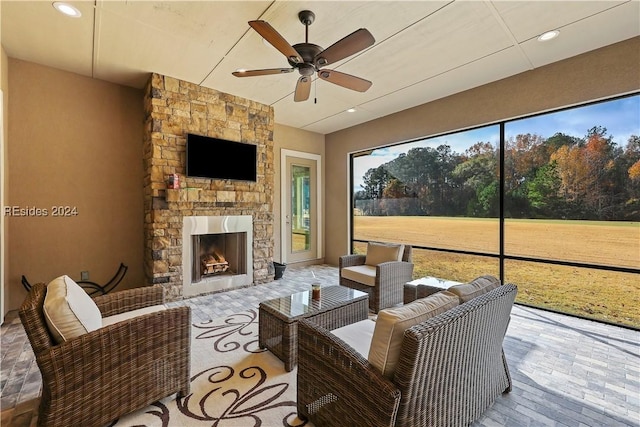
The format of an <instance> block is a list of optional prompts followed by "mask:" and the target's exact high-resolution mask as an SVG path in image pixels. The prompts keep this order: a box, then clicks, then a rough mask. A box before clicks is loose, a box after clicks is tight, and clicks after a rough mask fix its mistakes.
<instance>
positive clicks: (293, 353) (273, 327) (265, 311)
mask: <svg viewBox="0 0 640 427" xmlns="http://www.w3.org/2000/svg"><path fill="white" fill-rule="evenodd" d="M368 316H369V296H368V294H367V293H365V292H361V291H357V290H355V289H351V288H347V287H344V286H330V287H324V288H322V289H321V291H320V299H319V300H314V299H312V298H311V291H310V290H309V291H304V292H298V293H295V294H293V295H289V296H286V297H282V298H276V299H272V300H268V301H263V302H261V303H260V315H259V317H258V330H259V344H260V347H261V348H267V349H269V351H271V352H272V353H273V354H275V355H276V356H277V357H278V359H280V360H282V361H283V362H284V368H285V370H286V371H287V372H289V371H291V370H292V369H293V368H294V367H295V366H296V364H297V360H298V320H300V319H309V318H310V319H313V321H314V322H316V323H317V324H318V325H320V326H322V327H324V328H326V329H329V330H332V329H336V328H340V327H342V326H346V325H349V324H351V323H355V322H359V321H361V320H365V319H367V318H368Z"/></svg>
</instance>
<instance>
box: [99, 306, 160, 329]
mask: <svg viewBox="0 0 640 427" xmlns="http://www.w3.org/2000/svg"><path fill="white" fill-rule="evenodd" d="M166 309H167V307H166V306H165V305H162V304H159V305H152V306H151V307H144V308H139V309H137V310H131V311H125V312H124V313H120V314H115V315H113V316H107V317H104V318H103V319H102V326H109V325H113V324H114V323H118V322H122V321H123V320H129V319H133V318H134V317H138V316H142V315H145V314H149V313H155V312H156V311H162V310H166Z"/></svg>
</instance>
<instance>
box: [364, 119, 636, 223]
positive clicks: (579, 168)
mask: <svg viewBox="0 0 640 427" xmlns="http://www.w3.org/2000/svg"><path fill="white" fill-rule="evenodd" d="M499 171H500V153H499V149H498V148H496V147H494V146H493V145H492V144H491V143H489V142H482V141H480V142H477V143H475V144H474V145H472V146H471V147H470V148H468V149H467V150H465V152H464V153H455V152H453V151H452V150H451V147H450V146H449V145H447V144H443V145H440V146H438V147H437V148H431V147H418V148H412V149H410V150H409V151H408V152H407V153H403V154H400V155H399V156H398V157H397V158H395V159H393V160H391V161H389V162H387V163H384V164H382V165H380V166H378V167H376V168H371V169H369V170H368V171H367V172H366V173H365V175H364V177H363V182H364V184H363V185H361V187H362V190H359V191H356V192H355V195H354V199H355V200H354V201H355V208H356V209H357V211H358V212H360V213H361V214H363V215H389V216H392V215H393V216H396V215H429V216H469V217H498V216H499V215H500V212H499V209H500V203H499V200H500V176H499ZM504 210H505V212H504V215H505V217H507V218H536V219H544V218H556V219H558V218H560V219H581V220H625V221H639V220H640V137H638V136H637V135H632V136H631V137H630V138H629V139H628V141H627V144H626V146H624V147H620V146H618V144H616V143H615V142H613V137H612V136H610V135H607V129H606V128H604V127H600V126H595V127H593V128H591V129H589V130H588V131H587V134H586V135H585V137H583V138H577V137H572V136H569V135H565V134H563V133H556V134H555V135H553V136H551V137H549V138H543V137H541V136H539V135H535V134H524V135H517V136H516V137H512V138H509V139H508V140H507V141H505V152H504Z"/></svg>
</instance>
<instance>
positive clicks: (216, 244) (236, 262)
mask: <svg viewBox="0 0 640 427" xmlns="http://www.w3.org/2000/svg"><path fill="white" fill-rule="evenodd" d="M191 239H192V241H193V252H192V253H193V254H194V255H195V256H193V257H192V260H193V268H192V281H193V282H194V283H196V282H199V281H201V280H202V279H204V278H206V277H211V276H219V275H237V274H246V273H247V268H246V247H245V246H246V243H245V242H246V233H217V234H201V235H192V236H191Z"/></svg>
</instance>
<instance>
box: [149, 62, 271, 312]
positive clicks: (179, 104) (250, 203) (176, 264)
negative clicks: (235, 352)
mask: <svg viewBox="0 0 640 427" xmlns="http://www.w3.org/2000/svg"><path fill="white" fill-rule="evenodd" d="M144 103H145V126H144V140H143V150H144V152H143V161H144V170H145V177H144V190H145V191H144V197H145V199H144V212H145V217H144V229H145V255H144V260H145V276H146V278H147V282H148V283H149V284H156V283H158V284H162V285H163V286H164V287H165V289H166V295H167V298H168V300H176V299H180V298H183V297H189V296H194V295H198V294H203V293H209V292H216V291H219V290H225V289H229V288H234V287H240V286H248V285H252V284H253V285H256V284H260V283H265V282H268V281H270V280H271V278H272V276H271V275H270V270H271V262H272V260H273V247H274V242H273V238H274V237H273V194H274V154H273V126H274V121H273V108H272V107H269V106H268V105H263V104H259V103H256V102H253V101H250V100H247V99H244V98H240V97H236V96H233V95H229V94H225V93H222V92H219V91H216V90H214V89H209V88H205V87H201V86H198V85H196V84H193V83H189V82H185V81H182V80H178V79H174V78H171V77H168V76H162V75H159V74H153V75H152V76H151V79H150V80H149V83H148V84H147V87H146V89H145V100H144ZM188 133H192V134H197V135H204V136H210V137H216V138H222V139H228V140H232V141H238V142H244V143H249V144H255V145H256V146H257V161H258V165H257V166H258V169H257V180H256V182H248V181H234V180H219V179H204V178H190V177H185V172H186V169H185V157H186V154H185V145H186V135H187V134H188ZM214 160H215V159H214ZM226 161H228V160H226ZM171 174H178V175H179V177H180V188H177V189H173V188H167V176H169V175H171ZM230 224H241V225H242V227H244V228H243V229H242V230H240V231H233V233H238V234H239V235H238V236H236V237H229V236H228V237H225V238H223V240H219V241H218V245H221V246H228V247H227V250H228V251H229V252H230V253H232V254H231V255H232V256H230V257H229V258H233V259H231V260H229V259H227V256H224V258H225V262H228V268H227V269H226V271H222V270H224V269H225V267H224V265H221V263H219V262H217V261H219V258H220V257H219V255H220V254H218V255H215V254H212V255H211V257H210V259H209V262H208V263H206V264H207V265H205V266H204V267H203V268H204V269H205V270H207V271H208V273H206V274H205V275H204V276H203V277H195V276H196V275H198V276H199V275H200V273H197V272H194V266H193V263H194V262H198V263H200V260H198V259H197V258H198V257H200V256H201V255H202V254H199V253H198V254H197V255H196V260H195V261H194V260H193V256H192V255H193V253H194V245H195V243H194V241H193V235H196V236H199V235H204V234H214V235H215V234H223V233H222V232H220V231H215V230H219V229H220V228H223V229H224V227H228V226H229V225H230ZM205 225H206V227H208V226H209V225H212V226H214V228H213V230H214V231H203V230H204V229H205ZM215 227H218V228H217V229H216V228H215ZM194 230H195V231H194ZM226 233H227V230H225V231H224V234H226ZM240 241H243V242H244V243H243V244H240V243H239V242H240ZM205 244H206V245H209V244H210V243H209V242H208V241H207V242H205ZM200 245H202V243H200ZM240 246H244V247H243V248H242V249H241V248H240ZM197 251H198V252H199V251H200V249H197ZM240 252H242V259H241V260H237V259H235V257H236V253H240ZM216 258H218V260H216ZM216 264H217V265H216ZM216 270H217V271H216ZM194 279H195V280H194Z"/></svg>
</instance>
